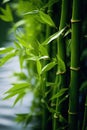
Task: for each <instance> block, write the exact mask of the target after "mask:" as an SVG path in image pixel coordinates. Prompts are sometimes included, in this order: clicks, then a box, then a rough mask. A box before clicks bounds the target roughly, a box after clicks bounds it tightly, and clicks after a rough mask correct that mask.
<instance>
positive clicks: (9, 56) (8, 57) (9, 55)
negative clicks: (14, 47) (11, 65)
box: [0, 51, 16, 66]
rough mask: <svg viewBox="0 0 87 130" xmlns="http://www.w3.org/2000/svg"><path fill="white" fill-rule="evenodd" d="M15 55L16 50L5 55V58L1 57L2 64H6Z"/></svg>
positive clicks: (0, 62)
mask: <svg viewBox="0 0 87 130" xmlns="http://www.w3.org/2000/svg"><path fill="white" fill-rule="evenodd" d="M14 56H16V52H15V51H14V52H11V53H8V54H7V55H6V56H4V57H3V58H1V59H0V66H2V65H3V64H5V63H6V62H7V61H8V60H9V59H11V58H13V57H14Z"/></svg>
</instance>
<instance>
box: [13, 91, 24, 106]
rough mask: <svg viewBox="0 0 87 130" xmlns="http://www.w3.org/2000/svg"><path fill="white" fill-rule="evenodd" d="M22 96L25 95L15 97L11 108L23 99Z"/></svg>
mask: <svg viewBox="0 0 87 130" xmlns="http://www.w3.org/2000/svg"><path fill="white" fill-rule="evenodd" d="M24 95H25V93H21V94H19V95H18V96H17V98H16V99H15V101H14V104H13V106H15V105H16V103H17V102H18V101H19V100H21V99H22V98H23V97H24Z"/></svg>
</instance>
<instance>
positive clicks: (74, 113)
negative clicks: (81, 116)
mask: <svg viewBox="0 0 87 130" xmlns="http://www.w3.org/2000/svg"><path fill="white" fill-rule="evenodd" d="M68 113H69V115H77V114H78V113H77V112H70V111H68Z"/></svg>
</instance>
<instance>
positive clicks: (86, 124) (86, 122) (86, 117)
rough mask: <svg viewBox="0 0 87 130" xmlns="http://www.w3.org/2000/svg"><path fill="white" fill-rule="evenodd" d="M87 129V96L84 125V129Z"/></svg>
mask: <svg viewBox="0 0 87 130" xmlns="http://www.w3.org/2000/svg"><path fill="white" fill-rule="evenodd" d="M86 129H87V96H86V101H85V112H84V119H83V127H82V130H86Z"/></svg>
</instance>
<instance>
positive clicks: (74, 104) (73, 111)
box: [69, 0, 80, 130]
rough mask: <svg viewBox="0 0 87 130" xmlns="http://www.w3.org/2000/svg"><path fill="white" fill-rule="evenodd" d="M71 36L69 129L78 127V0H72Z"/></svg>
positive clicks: (73, 129) (74, 129)
mask: <svg viewBox="0 0 87 130" xmlns="http://www.w3.org/2000/svg"><path fill="white" fill-rule="evenodd" d="M71 24H72V37H71V67H70V69H71V82H70V99H69V130H77V129H78V105H79V69H80V67H79V66H80V61H79V57H80V56H79V53H80V52H79V51H80V50H79V46H80V0H73V8H72V20H71Z"/></svg>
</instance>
